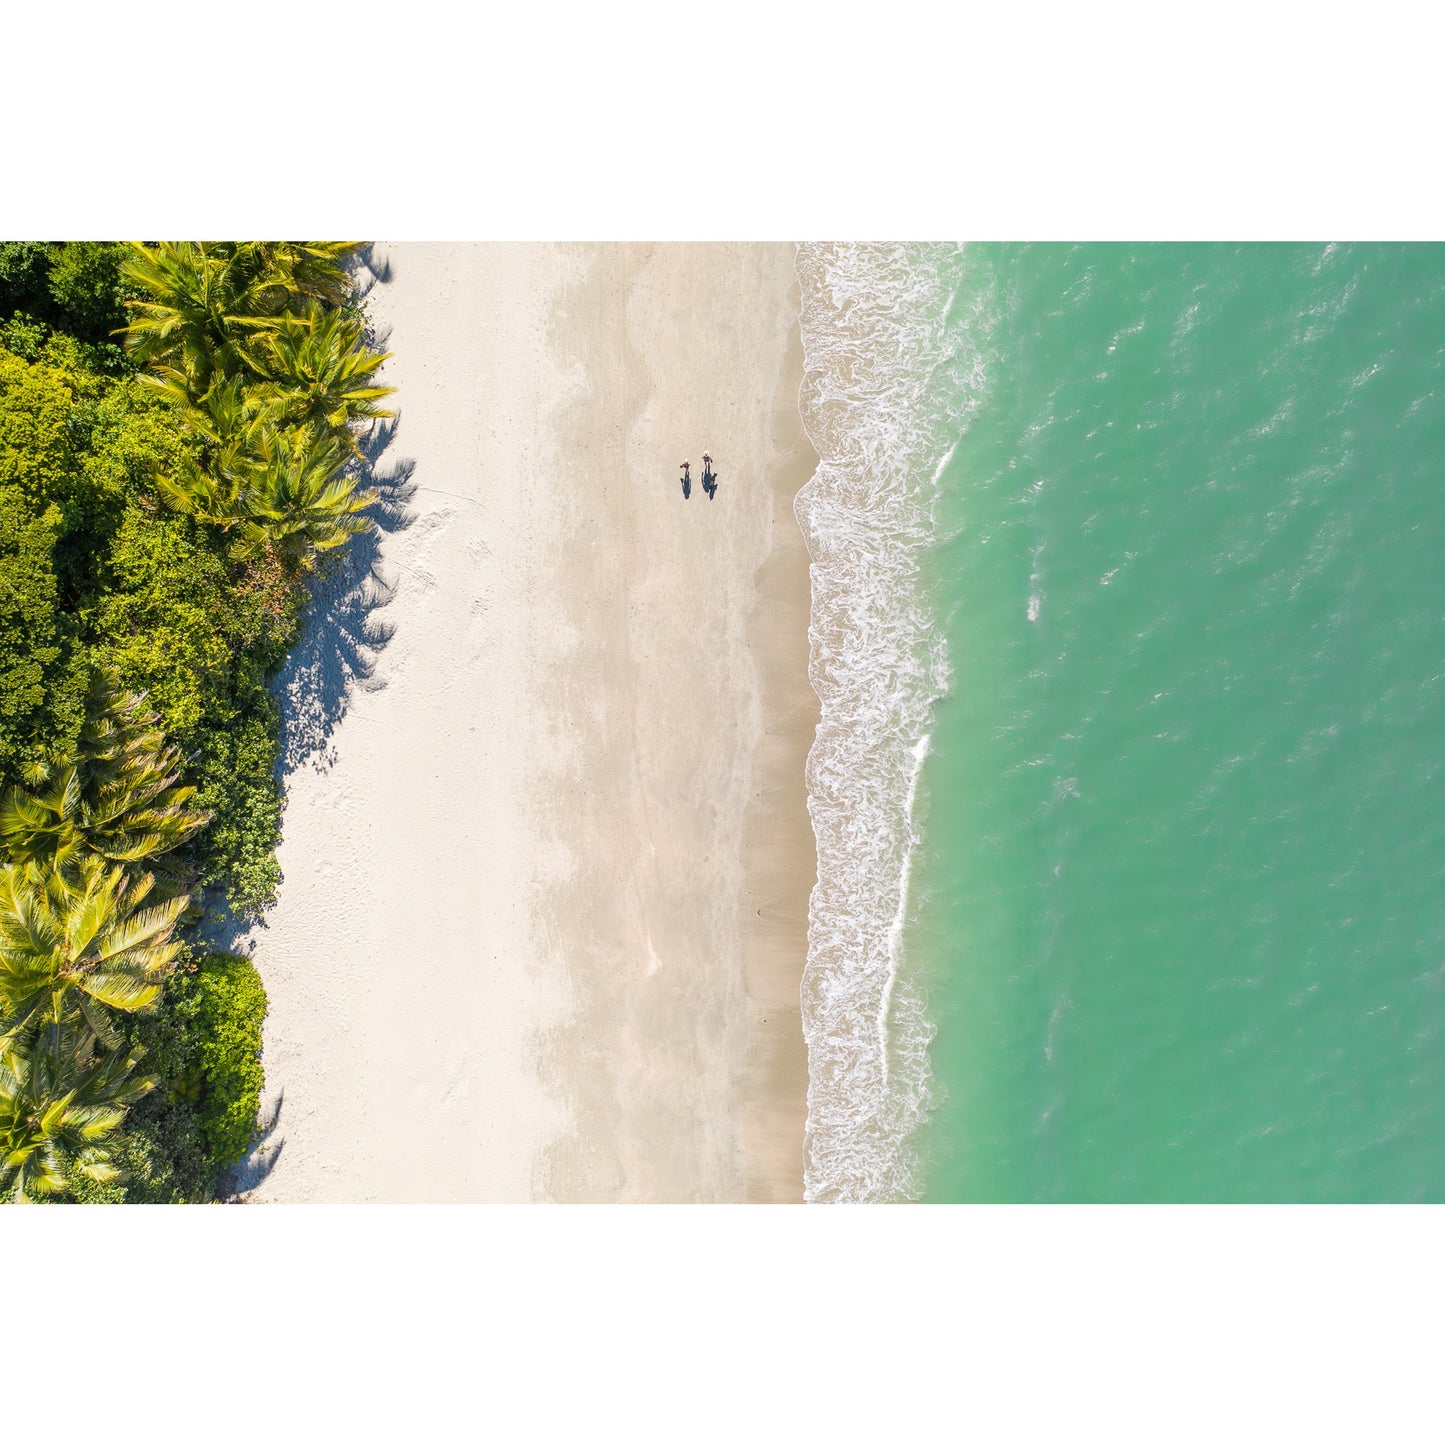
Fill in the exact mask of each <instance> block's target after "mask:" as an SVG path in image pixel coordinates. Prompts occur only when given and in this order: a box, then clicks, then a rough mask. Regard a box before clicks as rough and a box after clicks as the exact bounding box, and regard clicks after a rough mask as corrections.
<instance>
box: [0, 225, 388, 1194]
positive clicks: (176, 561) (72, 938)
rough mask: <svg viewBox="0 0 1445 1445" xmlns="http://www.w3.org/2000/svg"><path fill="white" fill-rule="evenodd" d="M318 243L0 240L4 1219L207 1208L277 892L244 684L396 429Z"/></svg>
mask: <svg viewBox="0 0 1445 1445" xmlns="http://www.w3.org/2000/svg"><path fill="white" fill-rule="evenodd" d="M351 250H352V247H351V246H350V245H349V244H346V243H338V242H224V243H221V242H179V243H170V242H162V243H159V244H155V243H151V244H144V245H141V244H115V243H104V242H70V243H32V242H11V243H0V1198H7V1199H17V1200H38V1199H61V1200H79V1201H102V1200H104V1201H122V1200H144V1201H182V1200H200V1199H206V1198H209V1197H212V1196H213V1194H214V1191H215V1189H216V1188H217V1184H218V1179H219V1177H220V1174H221V1171H222V1170H223V1169H224V1168H225V1167H226V1166H228V1165H230V1164H233V1163H235V1162H237V1161H238V1160H239V1159H241V1158H242V1157H243V1156H244V1155H245V1153H246V1152H247V1150H248V1149H249V1147H250V1145H251V1143H252V1140H253V1137H254V1134H255V1130H256V1114H257V1105H258V1101H259V1098H260V1091H261V1065H260V1060H259V1049H260V1029H261V1020H262V1018H263V1016H264V1014H265V1006H266V1005H265V994H264V991H263V989H262V987H261V983H260V979H259V977H258V975H257V974H256V971H255V969H254V968H253V967H252V966H251V964H250V963H249V962H248V961H247V960H245V959H241V958H236V957H232V956H230V955H226V954H216V953H208V952H206V951H205V949H204V948H203V947H202V946H201V945H200V943H199V939H200V938H201V937H202V936H203V935H204V924H205V919H206V915H207V912H208V910H213V909H217V908H228V909H230V910H231V912H232V913H233V914H235V915H238V916H241V917H246V916H255V915H257V914H259V913H260V912H261V911H262V910H264V909H265V907H266V906H267V905H268V904H269V903H270V902H271V901H272V898H273V896H274V891H275V887H276V883H277V882H278V879H279V874H278V871H277V866H276V859H275V847H276V843H277V840H278V837H279V825H280V812H281V793H280V787H279V783H278V781H277V758H278V750H279V745H280V732H279V714H278V710H277V706H276V703H275V700H274V698H273V697H272V695H271V692H270V691H269V684H270V682H271V680H272V679H273V677H274V676H275V674H276V672H277V670H278V668H279V667H280V665H281V663H282V662H283V661H284V659H285V657H286V654H287V652H288V650H289V649H290V647H291V646H292V644H293V643H294V641H295V640H296V637H297V634H298V631H299V628H300V624H301V619H302V615H303V613H304V610H305V607H306V603H307V600H308V597H309V584H310V581H311V579H312V578H313V577H314V576H315V574H316V571H317V568H318V565H319V564H320V562H321V560H322V559H323V558H324V557H325V556H326V554H328V553H331V552H334V551H335V549H337V548H340V547H342V546H344V544H345V543H346V542H347V541H348V540H349V539H350V538H352V537H355V536H357V535H359V534H360V533H362V532H365V531H366V530H368V528H369V527H370V526H371V523H370V521H369V519H368V515H367V511H368V508H369V507H370V505H371V503H372V502H373V500H374V499H375V494H374V493H373V492H372V491H371V490H370V489H369V488H368V487H366V486H365V485H364V465H363V462H362V458H361V452H360V448H359V444H358V437H359V432H360V430H361V429H362V428H364V427H365V426H366V425H367V424H369V423H370V422H371V421H372V420H373V419H375V418H377V417H383V416H387V415H389V414H390V413H388V412H386V411H384V410H382V409H381V407H380V405H379V403H380V402H381V401H382V400H383V399H384V398H385V396H386V395H387V394H388V389H387V388H385V387H381V386H378V385H377V384H376V380H375V377H376V372H377V369H378V368H379V367H380V365H381V363H382V361H383V360H385V357H384V355H383V354H381V353H379V352H377V351H375V350H373V349H371V348H370V346H369V345H368V341H367V335H366V323H365V319H364V317H363V316H362V315H361V314H360V311H359V308H358V307H357V306H356V304H355V302H354V299H353V289H352V285H351V279H350V273H349V270H348V260H349V256H350V252H351Z"/></svg>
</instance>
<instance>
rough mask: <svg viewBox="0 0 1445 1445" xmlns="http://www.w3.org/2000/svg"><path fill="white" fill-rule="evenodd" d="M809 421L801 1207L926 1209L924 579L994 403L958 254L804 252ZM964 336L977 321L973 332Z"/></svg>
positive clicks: (931, 695) (931, 622) (942, 665)
mask: <svg viewBox="0 0 1445 1445" xmlns="http://www.w3.org/2000/svg"><path fill="white" fill-rule="evenodd" d="M797 272H798V282H799V288H800V292H801V327H802V339H803V354H804V362H803V384H802V391H801V396H800V408H801V411H802V416H803V423H804V426H805V428H806V429H807V433H808V436H809V438H810V440H811V441H812V443H813V446H814V449H815V450H816V451H817V453H818V457H819V463H818V469H817V471H816V473H815V474H814V476H813V478H812V480H811V481H810V482H809V483H808V484H807V486H805V487H804V488H803V489H802V491H801V492H800V493H799V494H798V499H797V503H796V508H795V510H796V513H797V517H798V521H799V524H800V525H801V527H802V529H803V533H804V535H805V536H806V538H807V541H808V550H809V552H810V554H811V557H812V567H811V579H812V617H811V620H810V623H809V629H808V637H809V646H810V661H809V677H810V679H811V681H812V685H813V690H814V691H815V692H816V693H817V694H818V698H819V701H820V703H821V705H822V708H821V721H820V723H819V726H818V731H817V736H816V738H815V740H814V743H813V747H812V750H811V752H810V753H809V755H808V768H807V785H808V812H809V814H810V815H811V818H812V823H813V833H814V836H815V838H816V840H817V851H818V882H817V884H816V886H815V887H814V889H813V894H812V899H811V902H810V906H809V923H808V962H807V967H806V969H805V971H804V975H803V1032H804V1036H805V1038H806V1040H807V1045H808V1074H809V1082H808V1124H807V1137H806V1146H805V1156H804V1194H805V1198H807V1199H808V1200H809V1201H838V1202H868V1201H873V1202H881V1201H887V1200H908V1199H916V1198H918V1197H919V1194H920V1193H921V1187H922V1186H921V1180H920V1178H919V1174H920V1168H919V1160H918V1155H917V1150H916V1145H915V1136H916V1134H917V1130H918V1127H919V1125H920V1124H921V1123H922V1121H923V1119H924V1118H925V1116H926V1114H927V1112H928V1110H929V1107H930V1103H931V1095H930V1089H929V1075H930V1069H929V1061H928V1045H929V1043H930V1041H931V1039H932V1037H933V1025H932V1023H931V1021H930V1019H929V1017H928V1012H927V1007H926V1002H927V1001H926V999H925V998H924V996H923V993H922V991H921V989H920V987H919V986H918V984H917V982H916V981H915V980H914V979H913V978H911V977H910V974H909V970H908V967H907V959H906V956H905V950H904V943H905V923H906V921H907V916H908V902H909V900H908V882H909V876H910V872H911V869H912V864H913V855H914V852H915V850H916V848H917V847H918V845H919V842H920V836H919V831H918V828H917V825H916V822H915V819H914V799H915V795H916V792H917V788H918V780H919V777H920V775H921V772H922V768H923V764H924V759H925V758H926V756H927V752H928V741H929V734H930V730H931V720H932V713H933V704H934V702H935V700H936V699H937V698H939V697H940V696H941V695H943V694H944V693H945V692H946V691H947V690H948V686H949V672H948V658H947V651H946V648H945V645H944V639H943V629H942V625H941V619H939V618H937V617H935V616H934V614H933V612H932V611H931V610H930V606H929V600H928V597H927V595H926V590H925V587H924V583H923V578H922V575H921V565H922V562H923V559H924V557H925V555H926V554H927V552H928V549H929V548H930V546H931V545H932V543H933V540H934V519H933V508H934V500H935V498H936V496H937V494H938V489H939V484H940V478H941V477H942V475H943V471H944V468H945V467H946V466H947V464H948V461H949V459H950V457H951V456H952V453H953V449H954V447H955V446H956V445H957V443H958V440H959V438H960V436H961V434H962V430H963V427H964V424H965V423H966V420H967V417H968V415H969V413H970V412H971V411H972V410H973V408H974V407H975V406H976V405H977V403H978V399H979V397H980V395H981V392H982V386H983V371H982V362H981V351H980V350H979V347H978V340H979V335H980V328H979V327H973V326H968V325H960V324H959V322H958V320H957V317H956V315H955V313H956V312H957V310H958V308H959V306H960V305H961V304H965V305H967V304H969V299H968V296H967V292H966V288H965V286H964V281H963V277H964V264H963V255H962V252H961V250H960V248H958V247H953V246H905V245H832V244H827V245H824V244H810V245H804V246H800V247H799V249H798V256H797ZM965 319H967V318H965Z"/></svg>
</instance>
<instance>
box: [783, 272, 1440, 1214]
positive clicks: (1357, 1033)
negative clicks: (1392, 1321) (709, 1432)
mask: <svg viewBox="0 0 1445 1445" xmlns="http://www.w3.org/2000/svg"><path fill="white" fill-rule="evenodd" d="M798 272H799V279H800V285H801V291H802V298H803V337H804V348H805V355H806V363H805V379H804V388H803V397H802V403H803V414H804V418H805V421H806V423H807V426H808V429H809V433H810V435H811V436H812V438H813V441H814V444H815V446H816V447H817V448H818V451H819V454H820V457H821V458H822V461H821V464H820V467H819V472H818V475H817V476H816V477H815V479H814V481H813V482H812V483H810V484H809V486H808V488H806V489H805V491H804V493H803V495H802V497H801V498H800V501H799V507H798V512H799V517H800V520H801V521H802V523H803V525H804V528H805V530H806V531H807V533H808V535H809V539H810V544H811V546H812V549H813V554H814V573H813V587H814V610H813V638H812V641H813V679H814V685H815V687H816V688H817V689H818V691H819V694H820V697H821V699H822V703H823V724H822V726H821V727H820V730H819V735H818V740H817V743H816V744H815V747H814V750H813V754H812V756H811V758H810V763H809V790H810V808H811V811H812V814H813V821H814V830H815V834H816V835H817V838H818V846H819V883H818V887H817V889H816V890H815V893H814V897H813V911H812V927H811V931H810V950H809V964H808V972H807V975H806V977H805V984H804V1014H805V1027H806V1029H807V1032H808V1042H809V1051H810V1077H811V1085H810V1098H809V1134H808V1153H807V1189H808V1197H809V1198H811V1199H817V1200H884V1199H928V1200H1003V1201H1018V1202H1024V1201H1036V1200H1037V1201H1049V1200H1057V1201H1096V1200H1098V1201H1112V1200H1140V1201H1158V1200H1198V1201H1225V1200H1283V1201H1316V1200H1319V1201H1324V1200H1438V1199H1441V1198H1445V1031H1442V1017H1445V907H1442V899H1441V879H1442V869H1445V775H1442V770H1441V759H1442V752H1445V497H1442V490H1441V489H1442V481H1445V475H1442V474H1445V248H1440V247H1418V246H1417V247H1410V246H1377V245H1367V246H1337V247H1325V246H1268V245H1251V246H1238V247H1234V246H1158V245H1152V246H1151V245H1144V246H1115V245H1089V246H1078V247H1064V246H1013V245H987V246H968V247H962V248H957V247H948V246H913V247H889V246H876V247H871V246H870V247H857V246H852V247H850V246H842V247H829V246H804V247H802V248H800V251H799V257H798Z"/></svg>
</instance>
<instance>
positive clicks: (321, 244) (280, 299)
mask: <svg viewBox="0 0 1445 1445" xmlns="http://www.w3.org/2000/svg"><path fill="white" fill-rule="evenodd" d="M358 244H359V243H358V242H356V241H235V242H230V243H228V246H229V251H230V254H231V258H232V260H233V263H234V268H235V275H236V280H237V284H238V286H239V287H240V288H241V291H242V293H243V294H244V295H245V297H246V300H247V304H248V309H249V310H250V311H252V312H253V313H254V314H255V315H258V316H276V315H278V314H280V313H281V312H282V311H288V310H292V309H293V308H296V307H299V306H304V305H305V304H306V302H308V301H320V302H322V303H323V304H325V305H327V306H339V305H340V304H341V303H342V302H343V301H345V300H346V298H347V296H348V295H349V294H350V292H351V277H350V276H349V275H348V274H347V270H346V262H347V260H348V259H349V258H350V256H351V253H352V252H353V251H354V250H355V249H356V247H357V245H358Z"/></svg>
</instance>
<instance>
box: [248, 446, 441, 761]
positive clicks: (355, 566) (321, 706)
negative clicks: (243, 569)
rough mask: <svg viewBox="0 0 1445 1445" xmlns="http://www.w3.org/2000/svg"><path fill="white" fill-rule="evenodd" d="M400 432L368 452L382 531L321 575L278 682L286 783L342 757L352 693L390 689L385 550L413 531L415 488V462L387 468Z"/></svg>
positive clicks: (365, 481) (391, 588) (361, 540)
mask: <svg viewBox="0 0 1445 1445" xmlns="http://www.w3.org/2000/svg"><path fill="white" fill-rule="evenodd" d="M395 431H396V423H395V422H390V423H384V424H382V425H380V426H378V427H376V428H374V429H373V433H372V435H371V437H370V438H369V439H368V442H367V444H365V445H364V446H363V453H364V455H365V460H364V464H363V467H362V469H361V476H360V484H361V485H367V486H370V487H371V488H372V489H373V490H374V491H375V492H376V493H377V494H378V495H377V500H376V501H375V502H374V503H373V504H372V506H371V508H370V513H369V515H370V516H371V519H372V521H373V523H374V524H375V525H374V527H373V529H372V530H371V531H370V532H367V533H365V534H363V535H362V536H360V537H353V538H352V540H351V541H350V542H349V543H348V544H347V546H346V548H345V549H344V550H343V551H342V552H341V553H340V555H334V557H333V558H329V559H327V561H326V562H325V563H324V564H323V566H322V567H321V568H319V569H318V571H317V575H316V577H315V578H314V580H313V583H312V595H311V603H310V606H309V608H308V610H307V618H306V624H305V627H304V628H303V630H302V634H301V638H300V640H299V641H298V642H297V644H296V646H295V648H294V649H293V650H292V652H291V655H290V657H289V658H287V660H286V665H285V666H284V667H283V668H282V669H281V672H280V673H279V674H278V676H277V679H276V682H275V684H274V691H275V694H276V698H277V700H278V701H279V702H280V704H281V754H280V759H279V768H280V772H281V776H282V779H283V781H284V778H285V776H286V775H287V774H289V773H292V772H294V771H295V770H296V769H297V768H299V767H302V766H303V765H305V764H310V765H311V766H312V767H313V768H315V769H316V770H317V771H318V772H325V771H326V770H327V769H328V768H329V767H330V766H331V764H332V763H333V762H334V761H335V756H336V755H335V751H334V749H333V748H332V746H331V738H332V734H333V733H334V732H335V731H336V725H337V723H339V722H340V721H341V719H342V717H343V716H345V713H346V707H347V704H348V702H349V700H350V698H351V696H352V694H353V692H355V691H356V690H358V689H360V690H362V691H366V692H374V691H378V690H380V689H381V688H382V687H384V686H385V682H384V680H382V679H379V678H378V677H377V676H376V665H377V662H378V660H379V658H380V655H381V651H382V649H383V648H384V647H385V646H386V644H387V643H388V642H389V641H390V640H391V638H392V635H393V634H394V632H395V631H396V629H395V627H394V626H393V625H392V624H391V623H389V622H388V621H387V620H386V618H385V617H383V616H381V615H379V614H380V613H382V611H383V610H384V609H385V608H386V606H387V605H388V604H389V603H390V602H391V600H392V598H393V597H394V596H395V595H396V587H397V584H396V583H395V582H393V581H388V580H387V578H386V577H385V575H384V574H383V570H382V563H381V549H382V543H383V542H384V540H385V539H386V537H388V536H390V535H391V534H392V533H393V532H399V531H402V530H404V529H405V528H406V527H408V526H410V525H411V522H412V513H411V512H410V511H409V510H408V503H409V502H410V501H411V498H412V496H413V494H414V493H415V490H416V488H415V485H414V483H413V482H412V481H411V474H412V472H413V470H414V469H415V463H414V462H412V461H410V460H404V461H398V462H396V463H393V464H387V465H383V464H382V462H381V456H382V453H383V452H384V451H385V450H386V448H387V446H388V445H389V444H390V442H391V438H392V436H393V435H394V434H395Z"/></svg>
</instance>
